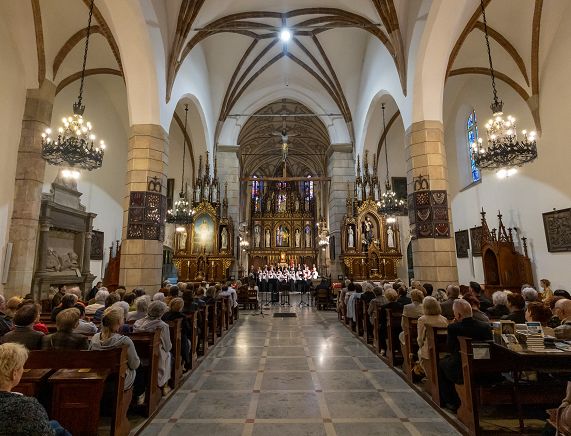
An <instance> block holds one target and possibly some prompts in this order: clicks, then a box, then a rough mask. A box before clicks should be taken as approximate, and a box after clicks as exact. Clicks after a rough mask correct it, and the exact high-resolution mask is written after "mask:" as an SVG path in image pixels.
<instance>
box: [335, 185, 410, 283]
mask: <svg viewBox="0 0 571 436" xmlns="http://www.w3.org/2000/svg"><path fill="white" fill-rule="evenodd" d="M348 191H349V186H348ZM341 252H342V253H341V260H342V261H343V264H344V267H345V275H347V276H348V277H350V278H352V279H353V280H368V279H377V280H380V279H386V280H392V279H396V278H397V266H398V265H399V263H400V261H401V259H402V253H401V247H400V231H399V228H398V223H397V222H394V223H390V224H389V223H387V220H386V217H385V216H382V215H381V214H379V212H378V206H377V203H376V202H374V201H373V200H371V199H368V200H365V201H358V200H356V197H355V198H354V197H353V196H351V195H350V193H349V195H348V198H347V214H346V215H345V217H344V219H343V223H342V224H341Z"/></svg>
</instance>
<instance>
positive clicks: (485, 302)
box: [470, 282, 493, 312]
mask: <svg viewBox="0 0 571 436" xmlns="http://www.w3.org/2000/svg"><path fill="white" fill-rule="evenodd" d="M470 292H472V294H474V295H475V296H476V297H477V298H478V300H480V310H481V311H482V312H486V310H488V309H489V308H490V307H492V306H493V304H492V302H491V301H490V299H489V298H488V297H486V294H484V292H482V287H481V286H480V284H479V283H478V282H470Z"/></svg>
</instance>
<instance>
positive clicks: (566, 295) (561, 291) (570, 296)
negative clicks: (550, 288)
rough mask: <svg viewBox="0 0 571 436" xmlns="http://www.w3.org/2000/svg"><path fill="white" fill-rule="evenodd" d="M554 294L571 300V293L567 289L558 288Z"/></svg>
mask: <svg viewBox="0 0 571 436" xmlns="http://www.w3.org/2000/svg"><path fill="white" fill-rule="evenodd" d="M553 295H554V296H555V297H563V298H566V299H567V300H571V294H569V292H567V291H566V290H565V289H557V290H556V291H555V292H554V293H553Z"/></svg>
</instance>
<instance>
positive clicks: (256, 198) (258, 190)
mask: <svg viewBox="0 0 571 436" xmlns="http://www.w3.org/2000/svg"><path fill="white" fill-rule="evenodd" d="M254 179H257V176H254ZM262 190H263V182H262V181H260V180H254V181H253V182H252V201H253V203H254V210H255V211H256V212H259V211H260V206H261V205H260V202H261V198H262Z"/></svg>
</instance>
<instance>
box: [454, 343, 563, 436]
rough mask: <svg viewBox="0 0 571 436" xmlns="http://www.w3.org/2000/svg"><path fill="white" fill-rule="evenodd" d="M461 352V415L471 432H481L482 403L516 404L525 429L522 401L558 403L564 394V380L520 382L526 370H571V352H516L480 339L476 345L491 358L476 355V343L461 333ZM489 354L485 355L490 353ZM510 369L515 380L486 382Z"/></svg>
mask: <svg viewBox="0 0 571 436" xmlns="http://www.w3.org/2000/svg"><path fill="white" fill-rule="evenodd" d="M459 341H460V356H461V359H462V375H463V379H464V383H463V384H462V385H456V392H457V393H458V396H459V397H460V402H461V405H460V408H459V409H458V412H457V415H458V419H459V420H460V421H461V422H462V423H463V424H464V425H465V426H466V427H467V429H468V431H469V432H470V434H474V435H476V436H478V435H480V434H481V429H480V410H479V409H480V406H482V405H497V404H500V405H512V404H515V405H516V410H517V414H518V418H519V423H520V431H521V432H523V430H524V422H523V410H522V407H521V406H522V405H524V404H525V405H549V406H557V405H559V404H560V403H561V399H562V398H563V397H564V396H565V388H566V386H565V383H561V382H556V383H547V382H541V383H531V384H525V385H522V384H520V383H519V377H520V374H521V373H522V372H523V371H534V370H537V371H545V372H568V371H569V361H571V352H567V353H541V352H529V351H523V352H515V351H511V350H509V349H508V348H506V347H504V346H501V345H497V344H494V343H492V342H486V343H478V345H477V347H478V348H481V349H483V350H487V353H488V356H489V358H475V355H474V349H476V343H472V340H471V339H469V338H464V337H460V338H459ZM488 356H486V357H488ZM506 372H511V373H512V375H513V377H514V380H515V383H513V384H506V383H501V384H497V383H496V384H490V383H488V384H485V383H484V382H482V380H489V378H490V377H491V376H493V375H496V374H500V373H506Z"/></svg>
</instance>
